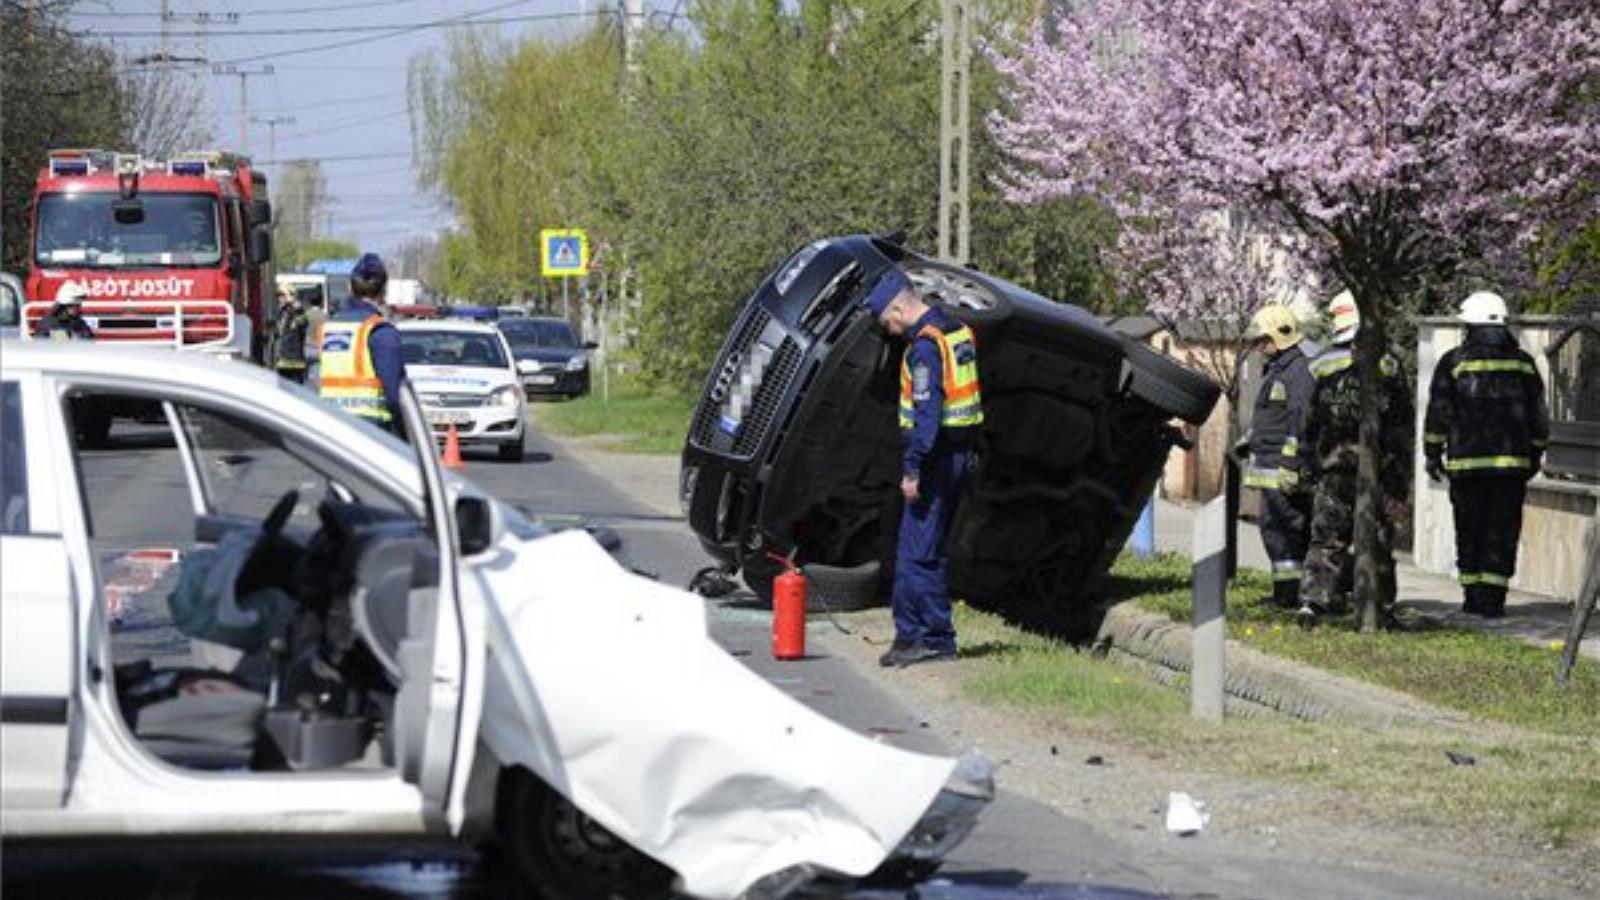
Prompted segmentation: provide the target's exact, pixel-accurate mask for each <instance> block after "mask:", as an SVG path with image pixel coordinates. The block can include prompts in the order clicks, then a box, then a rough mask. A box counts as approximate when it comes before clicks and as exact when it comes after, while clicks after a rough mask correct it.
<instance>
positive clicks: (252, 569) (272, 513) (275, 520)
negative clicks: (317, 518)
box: [238, 489, 300, 594]
mask: <svg viewBox="0 0 1600 900" xmlns="http://www.w3.org/2000/svg"><path fill="white" fill-rule="evenodd" d="M299 502H300V492H299V491H297V490H294V489H290V490H289V491H287V492H285V493H284V495H283V496H282V497H279V498H278V502H277V503H274V504H272V509H271V510H269V511H268V512H267V517H266V518H265V519H262V520H261V536H260V537H258V538H256V542H255V545H254V546H252V547H251V548H250V555H249V556H248V557H247V558H246V559H245V561H244V566H243V567H242V568H241V569H240V570H239V582H238V583H239V589H240V593H241V594H243V593H245V592H247V590H248V589H249V588H252V587H254V586H255V585H256V584H257V583H258V581H259V580H262V574H263V573H261V572H260V569H261V567H262V566H263V565H265V563H266V561H267V558H268V553H269V552H270V551H271V550H272V548H273V546H274V545H275V544H276V543H277V538H278V533H279V532H281V531H283V526H284V525H287V524H288V523H289V517H290V516H291V515H293V514H294V507H295V504H297V503H299Z"/></svg>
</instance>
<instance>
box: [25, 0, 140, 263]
mask: <svg viewBox="0 0 1600 900" xmlns="http://www.w3.org/2000/svg"><path fill="white" fill-rule="evenodd" d="M65 8H66V4H62V3H48V2H47V3H36V4H30V5H26V6H25V5H23V4H20V3H14V2H9V0H8V2H5V3H0V110H3V111H4V113H3V115H0V239H3V241H4V243H3V254H0V265H3V266H4V267H5V269H6V270H8V271H18V270H21V269H24V268H26V266H27V265H28V246H29V243H30V240H31V236H30V234H29V209H30V203H29V200H28V198H29V197H31V196H32V195H33V183H34V178H35V177H36V176H37V174H38V172H39V170H40V169H41V168H42V167H43V166H44V165H45V164H46V162H47V160H48V153H49V151H50V150H51V149H53V148H63V147H105V148H108V149H111V148H121V147H129V146H132V144H131V142H130V140H129V130H130V123H131V119H132V116H131V115H130V113H129V111H128V98H127V96H126V94H125V91H124V86H123V85H122V84H121V83H120V82H119V81H118V79H117V69H116V58H115V56H113V54H112V53H111V50H110V49H109V48H108V47H106V46H105V45H103V44H98V43H94V42H92V41H89V40H86V39H84V38H82V37H80V36H78V35H77V34H74V33H73V32H72V31H71V30H70V29H69V28H67V27H66V24H65V23H64V22H63V20H62V15H63V12H64V10H65Z"/></svg>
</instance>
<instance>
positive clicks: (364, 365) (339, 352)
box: [317, 253, 406, 437]
mask: <svg viewBox="0 0 1600 900" xmlns="http://www.w3.org/2000/svg"><path fill="white" fill-rule="evenodd" d="M388 284H389V273H388V270H386V269H385V268H384V265H383V260H382V259H379V258H378V255H377V254H376V253H367V254H363V255H362V257H361V258H360V259H359V260H357V261H356V265H355V268H354V269H352V270H351V272H350V292H351V293H352V294H353V295H354V297H353V298H352V299H351V301H350V303H349V304H348V305H347V306H346V307H345V308H344V309H343V310H341V311H340V312H339V314H338V315H336V316H334V317H332V318H330V319H328V320H327V321H326V322H325V323H323V325H322V329H321V331H322V333H321V334H320V335H319V336H318V339H317V344H318V346H320V347H321V349H322V353H321V357H322V362H321V368H322V373H321V378H320V381H319V385H318V386H319V390H320V392H321V394H322V396H324V397H326V398H329V399H331V400H333V401H334V402H336V403H338V404H340V405H341V406H343V407H345V408H346V409H348V410H350V411H351V412H352V413H355V414H356V415H359V416H361V417H362V418H365V419H367V420H368V421H371V422H373V423H375V424H377V425H379V426H381V427H384V428H387V429H389V430H390V431H391V432H393V433H395V434H397V435H400V436H402V437H404V436H405V429H404V427H403V426H402V425H401V424H400V423H401V419H400V380H401V379H402V378H404V377H405V372H406V368H405V358H404V356H403V355H402V354H401V351H400V332H399V330H397V329H396V328H395V327H394V325H392V324H390V323H389V322H388V321H387V319H386V318H385V316H384V310H383V294H384V289H385V288H386V287H387V286H388Z"/></svg>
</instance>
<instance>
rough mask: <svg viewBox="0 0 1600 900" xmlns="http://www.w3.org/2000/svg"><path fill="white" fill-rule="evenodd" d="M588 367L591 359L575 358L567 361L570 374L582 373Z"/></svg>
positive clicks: (584, 357) (585, 357)
mask: <svg viewBox="0 0 1600 900" xmlns="http://www.w3.org/2000/svg"><path fill="white" fill-rule="evenodd" d="M588 366H589V357H587V356H574V357H573V358H571V359H569V360H567V371H568V372H582V371H583V370H584V369H586V368H588Z"/></svg>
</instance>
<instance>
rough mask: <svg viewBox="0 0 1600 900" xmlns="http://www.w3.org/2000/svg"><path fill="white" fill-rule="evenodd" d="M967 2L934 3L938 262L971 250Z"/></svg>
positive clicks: (959, 258) (957, 258) (963, 256)
mask: <svg viewBox="0 0 1600 900" xmlns="http://www.w3.org/2000/svg"><path fill="white" fill-rule="evenodd" d="M967 2H968V0H940V10H941V16H940V29H939V30H940V36H941V38H942V40H941V44H942V50H943V52H942V54H941V56H940V66H939V74H940V79H939V81H940V104H939V258H940V259H943V260H947V261H950V262H955V263H960V264H965V263H966V262H967V258H968V254H969V251H970V248H971V239H970V237H971V234H970V233H971V230H972V215H971V208H970V206H969V204H968V202H967V200H968V193H967V185H968V176H969V173H970V160H971V144H970V142H969V141H968V135H969V133H970V130H971V129H970V126H969V122H968V118H969V111H970V108H971V90H970V78H969V75H970V73H971V71H972V23H971V20H970V19H969V18H968V17H967Z"/></svg>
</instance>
